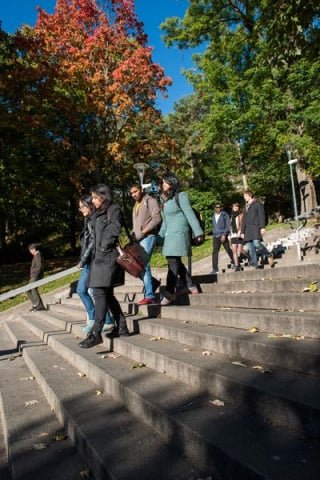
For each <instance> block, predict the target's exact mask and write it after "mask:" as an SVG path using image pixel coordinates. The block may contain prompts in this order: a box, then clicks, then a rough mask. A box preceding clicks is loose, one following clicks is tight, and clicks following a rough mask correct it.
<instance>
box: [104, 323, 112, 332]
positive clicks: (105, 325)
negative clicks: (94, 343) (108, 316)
mask: <svg viewBox="0 0 320 480" xmlns="http://www.w3.org/2000/svg"><path fill="white" fill-rule="evenodd" d="M113 327H114V323H105V324H104V325H103V327H102V331H103V332H107V331H108V330H111V329H112V328H113Z"/></svg>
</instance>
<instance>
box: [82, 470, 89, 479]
mask: <svg viewBox="0 0 320 480" xmlns="http://www.w3.org/2000/svg"><path fill="white" fill-rule="evenodd" d="M80 477H81V478H91V473H90V470H89V469H86V470H82V471H81V472H80Z"/></svg>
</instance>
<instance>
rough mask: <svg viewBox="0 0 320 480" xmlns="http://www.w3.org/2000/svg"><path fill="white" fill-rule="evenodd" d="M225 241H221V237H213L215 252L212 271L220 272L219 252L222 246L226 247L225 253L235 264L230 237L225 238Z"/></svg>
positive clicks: (213, 253)
mask: <svg viewBox="0 0 320 480" xmlns="http://www.w3.org/2000/svg"><path fill="white" fill-rule="evenodd" d="M225 238H226V239H225V241H224V242H222V241H221V237H215V236H214V237H213V252H212V269H213V270H218V258H219V250H220V247H221V245H223V246H224V249H225V251H226V252H227V254H228V255H229V258H230V260H231V263H234V261H233V253H232V250H231V247H230V243H229V240H228V237H225Z"/></svg>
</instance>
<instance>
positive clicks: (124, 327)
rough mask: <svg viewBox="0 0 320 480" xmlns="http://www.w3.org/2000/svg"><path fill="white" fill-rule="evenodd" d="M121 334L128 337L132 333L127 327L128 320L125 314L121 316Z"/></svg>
mask: <svg viewBox="0 0 320 480" xmlns="http://www.w3.org/2000/svg"><path fill="white" fill-rule="evenodd" d="M119 335H120V337H128V336H129V335H130V333H129V330H128V327H127V321H126V319H125V317H124V315H121V316H120V321H119Z"/></svg>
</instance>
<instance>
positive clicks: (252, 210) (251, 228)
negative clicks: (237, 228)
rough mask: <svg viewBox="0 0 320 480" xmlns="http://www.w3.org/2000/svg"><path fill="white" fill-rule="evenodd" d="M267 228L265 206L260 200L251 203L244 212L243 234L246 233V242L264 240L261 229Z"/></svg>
mask: <svg viewBox="0 0 320 480" xmlns="http://www.w3.org/2000/svg"><path fill="white" fill-rule="evenodd" d="M265 226H266V215H265V211H264V206H263V204H262V203H261V202H259V201H258V200H254V201H253V202H251V203H250V204H249V205H248V207H247V209H246V210H245V211H244V212H243V220H242V227H241V232H242V233H244V241H245V242H250V241H251V240H262V236H261V232H260V229H261V228H265Z"/></svg>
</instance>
